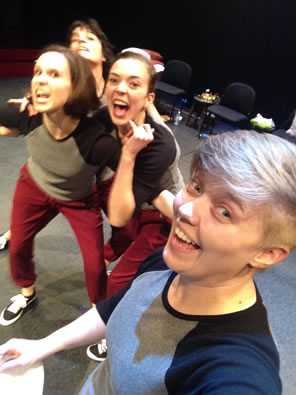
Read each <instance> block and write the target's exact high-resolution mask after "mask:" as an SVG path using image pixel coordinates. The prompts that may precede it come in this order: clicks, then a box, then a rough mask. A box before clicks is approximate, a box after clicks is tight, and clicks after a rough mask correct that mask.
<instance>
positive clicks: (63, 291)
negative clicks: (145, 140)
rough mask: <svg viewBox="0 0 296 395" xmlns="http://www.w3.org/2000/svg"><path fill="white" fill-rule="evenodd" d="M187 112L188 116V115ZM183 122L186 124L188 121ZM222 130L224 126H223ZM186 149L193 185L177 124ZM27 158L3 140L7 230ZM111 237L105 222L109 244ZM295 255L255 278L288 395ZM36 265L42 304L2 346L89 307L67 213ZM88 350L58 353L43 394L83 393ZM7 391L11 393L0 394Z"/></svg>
mask: <svg viewBox="0 0 296 395" xmlns="http://www.w3.org/2000/svg"><path fill="white" fill-rule="evenodd" d="M27 83H28V79H25V78H14V79H2V80H0V92H1V94H0V96H1V97H0V103H3V102H4V101H5V100H6V99H8V98H10V97H21V96H22V94H23V92H24V90H25V87H26V84H27ZM184 115H185V114H184ZM183 121H184V120H183ZM218 126H219V125H218ZM171 127H172V130H173V132H174V133H175V136H176V138H177V140H178V142H179V144H180V147H181V160H180V167H181V170H182V173H183V175H184V177H185V181H187V180H188V173H189V166H190V160H191V155H192V152H193V151H194V148H195V146H196V144H197V141H198V140H197V137H196V130H195V129H194V128H193V127H187V126H185V125H184V122H182V123H181V124H180V125H178V126H175V125H171ZM26 159H27V151H26V147H25V142H24V139H23V138H22V137H18V138H4V137H3V138H0V175H1V188H0V218H1V221H0V232H1V233H2V232H3V231H5V230H6V229H8V228H9V220H10V211H11V202H12V196H13V191H14V188H15V183H16V180H17V177H18V172H19V169H20V167H21V166H22V165H23V163H24V162H25V161H26ZM109 234H110V229H109V226H108V224H105V236H106V239H107V238H108V236H109ZM295 260H296V253H295V252H294V253H292V254H291V255H290V257H289V258H288V259H286V260H285V261H284V262H282V263H280V264H278V265H276V266H275V267H273V268H271V269H269V270H268V271H267V272H266V273H264V274H261V275H257V277H256V280H257V284H258V286H259V289H260V291H261V293H262V296H263V299H264V300H265V304H266V305H267V308H268V310H269V316H270V323H271V326H272V328H273V331H274V334H275V337H276V339H277V342H278V346H279V350H280V354H281V376H282V380H283V386H284V391H283V394H284V395H292V394H295V388H296V375H295V366H296V343H295V340H294V339H295V326H296V309H295V299H296V268H295ZM35 262H36V271H37V274H38V280H37V283H36V289H37V295H38V301H37V303H36V304H35V305H34V307H33V308H32V309H31V310H29V311H28V312H26V314H25V315H24V316H23V317H22V318H21V319H20V320H19V321H17V322H16V323H15V324H13V325H11V326H8V327H0V343H3V342H5V341H6V340H8V339H10V338H11V337H25V338H30V339H36V338H41V337H43V336H46V335H47V334H49V333H50V332H52V331H54V330H56V329H58V328H60V327H61V326H63V325H65V324H67V323H69V322H70V321H72V320H73V319H75V318H77V317H78V316H79V315H81V314H82V313H84V312H85V311H86V310H88V309H89V308H90V303H89V299H88V296H87V293H86V288H85V280H84V270H83V264H82V258H81V254H80V250H79V247H78V244H77V242H76V239H75V237H74V235H73V232H72V229H71V228H70V226H69V224H68V223H67V221H66V220H65V219H64V218H63V216H61V215H59V216H58V217H56V218H55V219H54V220H53V221H52V222H51V223H50V224H49V225H48V226H47V227H46V228H45V229H44V230H42V231H41V232H40V233H39V234H38V236H37V237H36V242H35ZM0 267H1V279H0V309H1V310H2V308H4V307H5V306H6V305H7V303H8V301H9V299H10V297H12V296H13V295H15V294H16V293H17V289H16V287H15V286H14V284H13V283H12V281H11V279H10V273H9V267H8V257H7V253H2V254H0ZM85 351H86V347H80V348H78V349H73V350H68V351H64V352H60V353H57V354H56V355H54V356H51V357H49V358H47V359H46V360H45V361H44V369H45V384H44V395H68V394H76V393H77V392H78V391H79V389H80V387H81V385H82V384H83V382H84V381H85V379H86V377H87V376H88V374H89V373H90V371H91V370H92V369H93V368H94V367H95V366H96V365H97V363H96V362H94V361H91V360H90V359H89V358H88V357H87V356H86V352H85ZM0 393H1V394H6V393H7V394H8V393H9V392H6V393H5V392H3V389H0Z"/></svg>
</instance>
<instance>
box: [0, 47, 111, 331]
mask: <svg viewBox="0 0 296 395" xmlns="http://www.w3.org/2000/svg"><path fill="white" fill-rule="evenodd" d="M31 99H32V103H33V105H34V108H35V109H36V110H37V112H38V114H37V115H35V116H32V117H29V116H28V114H27V112H21V113H19V112H18V109H17V108H15V107H14V106H10V107H9V108H8V109H7V112H6V113H3V111H2V113H1V114H0V117H1V123H2V124H4V125H5V127H4V126H0V134H1V135H4V136H17V135H19V134H23V135H25V138H26V142H27V146H28V151H29V159H28V161H27V162H26V164H25V165H24V166H23V168H22V169H21V175H20V178H19V180H18V182H17V186H16V191H15V195H14V200H13V208H12V216H11V240H10V248H9V255H10V256H9V259H10V267H11V274H12V278H13V280H14V282H15V284H16V285H17V286H18V287H20V288H21V293H20V294H19V295H17V296H15V297H13V298H12V299H11V303H10V304H9V305H8V307H7V308H6V309H4V310H3V311H2V313H1V316H0V324H2V325H4V326H6V325H10V324H12V323H13V322H15V321H16V320H17V319H18V318H20V317H21V315H22V314H23V312H24V311H25V309H26V308H27V307H28V306H29V305H30V303H31V302H32V301H34V300H35V298H36V294H35V290H34V284H35V280H36V274H35V270H34V262H33V260H32V256H33V241H34V237H35V236H36V234H37V233H38V232H40V230H41V229H42V228H44V227H45V226H46V225H47V224H48V223H49V222H50V221H51V220H52V219H53V218H54V217H55V216H56V215H58V214H59V213H62V214H63V215H64V216H65V217H66V218H67V219H68V221H69V222H70V225H71V227H72V229H73V231H74V233H75V235H76V237H77V241H78V243H79V246H80V249H81V252H82V256H83V261H84V267H85V279H86V285H87V290H88V295H89V298H90V300H91V302H92V303H96V302H98V301H99V300H103V299H104V298H105V294H106V279H107V278H106V268H105V263H104V258H103V254H102V251H103V235H102V222H103V219H102V216H101V211H100V205H99V203H98V196H97V193H96V185H95V176H96V175H97V174H101V173H102V172H103V170H104V168H105V167H106V166H110V167H111V168H112V169H115V168H116V166H117V162H118V157H119V148H118V147H117V145H116V144H115V142H114V138H113V137H112V136H110V135H109V134H105V133H103V132H102V131H103V130H104V126H103V125H101V127H99V125H98V121H94V120H93V119H90V118H88V117H87V114H88V113H89V112H90V111H94V110H95V109H96V108H98V106H99V98H98V96H97V88H96V82H95V79H94V77H93V74H92V72H91V70H90V68H89V66H88V64H87V62H86V61H85V60H84V59H83V58H82V57H81V56H79V55H77V54H76V53H74V52H73V51H71V50H70V49H69V48H66V47H62V46H57V45H53V46H49V47H47V48H45V49H44V50H43V51H42V53H41V55H40V57H39V58H38V59H37V61H36V64H35V67H34V75H33V79H32V82H31ZM65 159H66V160H65Z"/></svg>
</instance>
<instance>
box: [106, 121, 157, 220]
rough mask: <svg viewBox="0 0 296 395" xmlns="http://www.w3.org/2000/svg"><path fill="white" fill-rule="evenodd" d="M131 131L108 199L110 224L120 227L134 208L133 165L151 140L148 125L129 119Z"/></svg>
mask: <svg viewBox="0 0 296 395" xmlns="http://www.w3.org/2000/svg"><path fill="white" fill-rule="evenodd" d="M130 124H131V131H130V133H129V134H128V136H127V137H128V138H127V140H126V142H125V143H124V145H123V147H122V150H121V155H120V161H119V165H118V168H117V170H116V174H115V179H114V182H113V184H112V188H111V192H110V196H109V201H108V219H109V223H110V225H112V226H116V227H122V226H124V225H126V224H127V222H128V221H129V220H130V219H131V217H132V215H133V213H134V210H135V208H136V201H135V197H134V193H133V178H134V167H135V161H136V157H137V155H138V153H139V152H140V151H141V150H142V149H143V148H145V147H146V146H147V145H148V144H149V143H150V142H151V141H152V140H153V129H151V127H150V125H148V124H143V125H141V126H136V124H135V123H134V122H132V121H130Z"/></svg>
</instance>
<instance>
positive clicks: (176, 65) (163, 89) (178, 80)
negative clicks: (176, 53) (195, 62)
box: [156, 59, 192, 117]
mask: <svg viewBox="0 0 296 395" xmlns="http://www.w3.org/2000/svg"><path fill="white" fill-rule="evenodd" d="M191 75H192V68H191V66H190V65H189V64H188V63H186V62H183V61H182V60H177V59H172V60H169V61H168V62H167V63H166V64H165V69H164V71H163V73H162V75H161V79H160V80H159V81H157V83H156V105H158V104H159V101H160V96H161V94H165V95H170V96H174V104H173V106H172V110H171V114H170V117H172V114H173V112H174V109H175V107H176V102H177V98H179V97H182V96H185V94H186V90H187V89H188V87H189V84H190V80H191ZM182 109H183V101H182V106H181V111H182Z"/></svg>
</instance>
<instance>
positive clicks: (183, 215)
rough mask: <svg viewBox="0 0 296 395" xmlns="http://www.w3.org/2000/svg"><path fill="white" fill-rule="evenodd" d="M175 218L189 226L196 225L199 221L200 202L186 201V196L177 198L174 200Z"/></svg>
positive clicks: (194, 200)
mask: <svg viewBox="0 0 296 395" xmlns="http://www.w3.org/2000/svg"><path fill="white" fill-rule="evenodd" d="M175 205H177V207H176V210H175V216H176V217H177V218H180V219H181V220H183V221H186V222H187V223H190V224H191V225H198V224H199V220H200V215H199V211H200V209H201V208H200V206H201V202H199V200H198V199H188V197H187V196H180V195H179V196H178V195H177V197H176V199H175Z"/></svg>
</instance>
